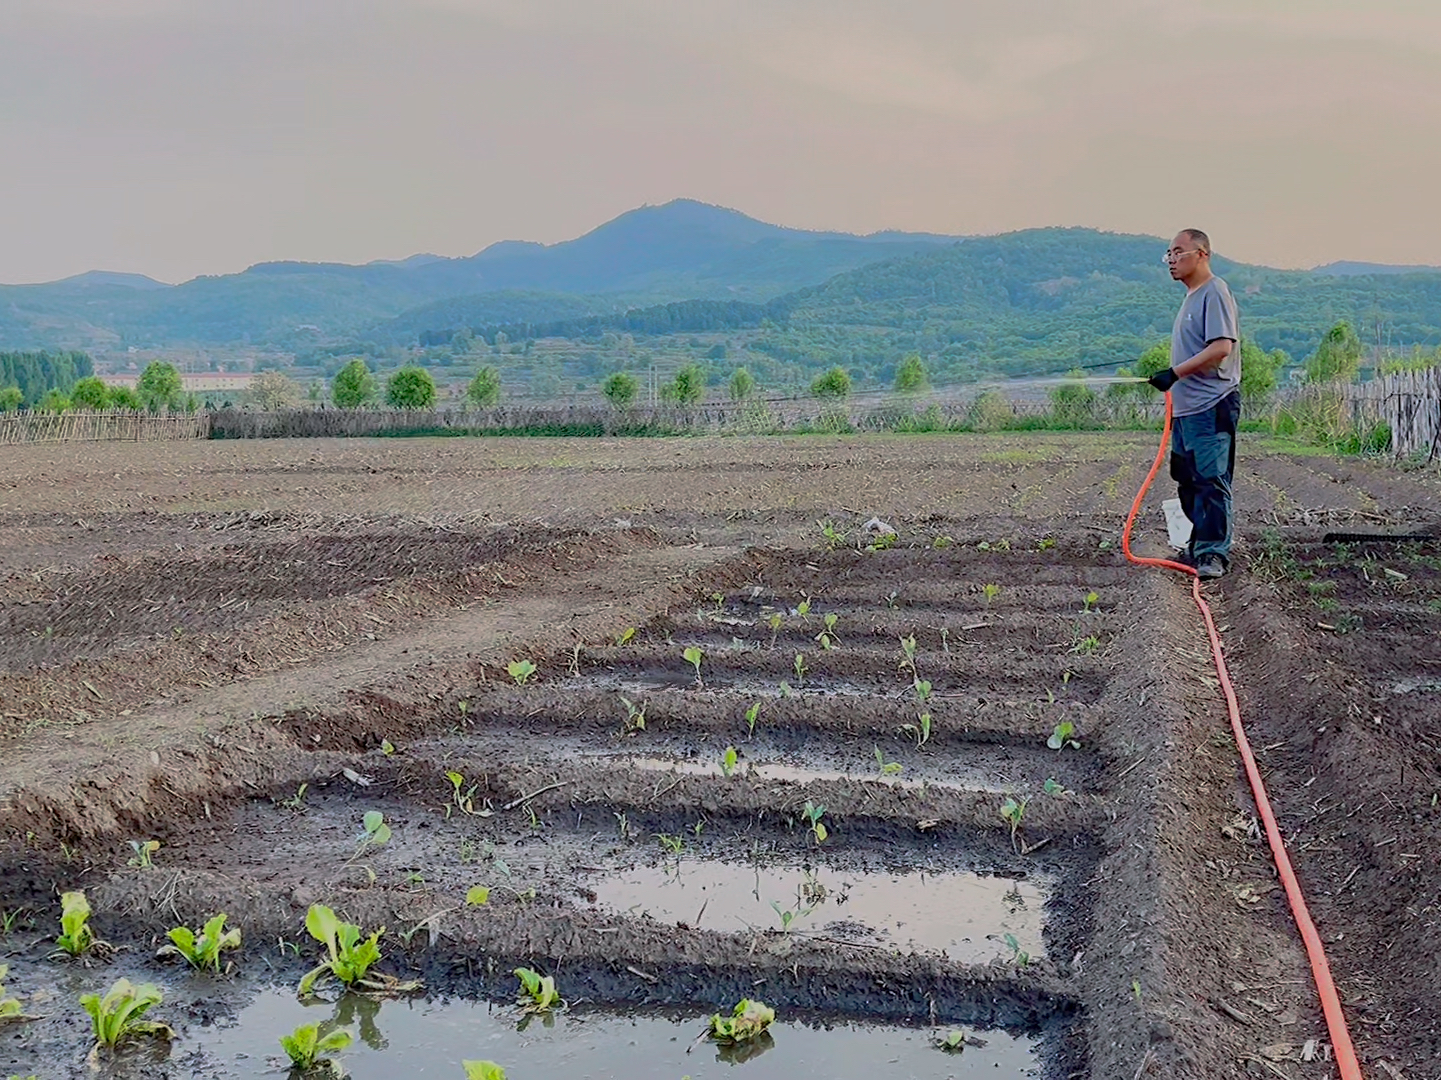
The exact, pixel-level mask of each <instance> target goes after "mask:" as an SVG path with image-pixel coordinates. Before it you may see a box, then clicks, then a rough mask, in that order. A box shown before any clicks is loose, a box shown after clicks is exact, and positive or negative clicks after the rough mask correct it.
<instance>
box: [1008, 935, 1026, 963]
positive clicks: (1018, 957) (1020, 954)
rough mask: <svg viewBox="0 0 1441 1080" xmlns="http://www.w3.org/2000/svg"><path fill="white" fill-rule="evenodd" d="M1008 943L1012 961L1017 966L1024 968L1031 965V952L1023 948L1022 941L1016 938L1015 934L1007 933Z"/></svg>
mask: <svg viewBox="0 0 1441 1080" xmlns="http://www.w3.org/2000/svg"><path fill="white" fill-rule="evenodd" d="M1006 945H1007V946H1008V947H1009V948H1010V950H1011V962H1012V963H1013V964H1015V965H1016V967H1021V968H1023V967H1027V966H1029V965H1030V963H1031V954H1030V953H1028V952H1026V950H1025V949H1023V948H1021V943H1020V942H1019V941H1017V940H1016V935H1015V934H1007V935H1006Z"/></svg>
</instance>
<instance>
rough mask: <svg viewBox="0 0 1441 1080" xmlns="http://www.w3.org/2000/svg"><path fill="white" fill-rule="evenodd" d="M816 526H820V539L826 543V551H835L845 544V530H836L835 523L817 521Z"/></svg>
mask: <svg viewBox="0 0 1441 1080" xmlns="http://www.w3.org/2000/svg"><path fill="white" fill-rule="evenodd" d="M816 524H817V525H819V526H820V530H821V539H823V540H824V541H825V542H826V550H827V551H835V549H836V548H838V547H840V546H841V545H842V544H844V543H845V542H846V533H845V530H844V529H838V528H836V525H835V522H833V521H817V522H816Z"/></svg>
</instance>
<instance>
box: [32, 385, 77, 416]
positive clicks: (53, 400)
mask: <svg viewBox="0 0 1441 1080" xmlns="http://www.w3.org/2000/svg"><path fill="white" fill-rule="evenodd" d="M70 407H71V402H70V398H69V397H68V396H66V395H65V394H63V393H61V392H60V391H59V390H46V391H45V396H44V397H42V398H41V399H40V400H39V401H37V402H36V403H35V411H36V412H44V413H63V412H69V411H70Z"/></svg>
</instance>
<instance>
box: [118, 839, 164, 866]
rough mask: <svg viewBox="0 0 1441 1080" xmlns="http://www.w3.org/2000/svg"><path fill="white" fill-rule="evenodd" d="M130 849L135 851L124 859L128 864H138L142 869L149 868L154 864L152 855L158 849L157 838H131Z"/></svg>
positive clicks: (158, 842)
mask: <svg viewBox="0 0 1441 1080" xmlns="http://www.w3.org/2000/svg"><path fill="white" fill-rule="evenodd" d="M130 849H131V850H132V851H133V852H134V853H135V854H133V855H131V856H130V858H129V859H128V860H127V861H126V865H128V866H138V867H140V869H142V870H149V869H150V868H151V867H152V866H154V865H155V863H154V861H153V856H154V855H155V853H156V852H157V851H159V850H160V841H159V840H132V841H130Z"/></svg>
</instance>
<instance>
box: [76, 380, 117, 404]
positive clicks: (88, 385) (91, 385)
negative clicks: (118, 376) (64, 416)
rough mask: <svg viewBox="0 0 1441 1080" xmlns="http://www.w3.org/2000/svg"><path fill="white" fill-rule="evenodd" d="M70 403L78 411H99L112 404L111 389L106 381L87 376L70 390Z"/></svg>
mask: <svg viewBox="0 0 1441 1080" xmlns="http://www.w3.org/2000/svg"><path fill="white" fill-rule="evenodd" d="M70 403H71V404H72V405H74V406H75V407H76V408H77V409H90V410H99V409H104V408H107V407H108V406H109V404H110V387H108V386H106V385H105V382H104V380H102V379H99V378H96V377H95V376H94V375H87V376H85V378H83V379H79V380H77V381H76V383H75V385H74V386H72V387H71V388H70Z"/></svg>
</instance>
